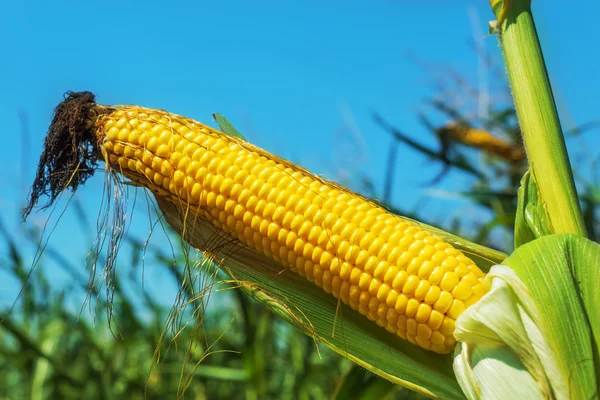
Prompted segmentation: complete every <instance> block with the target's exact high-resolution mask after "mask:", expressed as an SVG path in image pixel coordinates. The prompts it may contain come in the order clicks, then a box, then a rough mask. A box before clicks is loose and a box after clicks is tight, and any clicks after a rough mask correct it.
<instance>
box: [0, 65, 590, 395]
mask: <svg viewBox="0 0 600 400" xmlns="http://www.w3.org/2000/svg"><path fill="white" fill-rule="evenodd" d="M479 57H481V58H482V60H484V62H485V63H486V65H487V67H488V68H489V69H490V71H494V73H495V77H494V79H493V82H494V86H493V87H486V88H484V89H485V90H482V87H481V85H478V86H476V85H474V84H473V82H470V81H469V80H467V79H464V78H463V77H461V76H460V75H459V74H457V73H455V72H453V71H449V70H446V69H443V70H442V71H440V70H437V71H435V73H432V74H431V75H432V76H436V77H435V78H433V80H434V84H435V87H436V94H435V95H434V96H432V97H431V98H429V99H425V100H424V101H423V102H422V105H421V107H420V111H419V112H418V115H417V116H416V117H417V118H419V119H420V120H421V121H422V125H423V130H422V132H420V133H415V132H404V131H403V130H402V128H401V127H398V126H394V125H392V124H390V123H389V122H387V121H388V120H387V118H390V117H393V116H386V115H380V114H378V113H376V112H375V113H373V119H374V121H375V122H376V123H377V125H378V126H379V127H380V128H381V129H380V130H379V131H373V132H370V135H369V136H370V137H371V138H372V139H371V140H384V139H385V138H386V135H387V136H388V137H389V138H391V139H392V141H391V145H390V147H389V152H388V154H385V155H384V156H385V157H387V168H386V170H385V171H381V173H382V174H384V176H385V179H384V185H383V187H377V186H376V185H375V183H374V182H375V181H376V180H375V179H373V177H369V176H356V175H352V176H348V175H344V174H343V173H341V174H340V175H339V176H333V177H330V178H333V179H334V180H338V181H340V183H342V184H345V185H347V186H349V187H351V188H353V189H354V190H357V191H359V192H361V193H363V194H364V195H366V196H368V197H371V198H373V199H374V200H375V201H377V202H379V203H381V204H382V205H384V206H385V207H387V208H389V209H390V210H391V211H392V212H395V213H397V214H400V215H404V216H408V217H411V218H415V219H418V220H420V221H423V222H425V223H428V224H431V225H438V221H436V218H435V216H431V215H428V214H427V212H426V211H425V210H426V208H427V205H426V204H427V199H424V201H423V202H420V205H419V207H420V209H419V210H405V209H403V208H402V206H401V205H399V203H401V202H399V201H397V200H395V199H392V198H391V193H392V192H393V191H392V186H393V184H394V182H395V181H396V179H395V174H396V173H397V172H398V171H399V170H404V171H406V170H409V169H410V171H411V173H413V174H417V173H418V176H419V179H420V181H421V182H420V183H421V184H422V185H423V186H425V187H427V188H431V190H429V192H428V193H429V196H431V197H435V196H445V197H453V198H462V199H464V200H466V201H467V202H468V206H467V207H466V209H467V210H477V213H471V212H462V213H458V214H457V215H455V216H454V218H453V219H452V221H451V222H450V223H445V224H443V226H441V228H443V229H445V230H448V231H451V232H453V233H455V234H458V235H460V236H463V237H466V238H468V239H470V240H473V241H476V242H479V243H482V244H485V245H487V246H490V247H494V248H497V249H500V250H502V251H505V252H510V251H511V248H512V231H513V224H514V218H515V211H516V202H517V189H518V186H519V181H520V179H521V177H522V175H523V173H524V172H525V170H526V168H527V164H526V159H525V154H524V151H523V148H522V146H521V141H520V132H519V128H518V124H517V121H516V116H515V112H514V108H513V106H512V104H511V99H510V92H509V89H508V87H507V85H506V82H505V80H504V78H503V74H504V72H503V71H502V70H501V69H499V68H498V66H497V65H496V64H495V63H494V60H489V59H488V58H487V56H486V55H485V54H479ZM429 72H431V71H429ZM25 122H26V121H25ZM594 127H595V126H594V125H593V124H584V125H582V126H581V127H580V128H577V129H573V130H571V131H570V132H569V133H568V134H567V141H568V144H569V148H570V149H571V157H572V161H574V167H575V171H576V176H577V180H578V188H579V190H580V196H581V201H582V207H583V211H584V215H585V218H586V223H587V226H588V230H589V232H590V237H591V238H592V239H593V240H597V237H596V235H597V232H598V212H597V208H598V205H599V204H600V191H599V188H600V187H599V185H598V177H597V176H596V174H595V171H596V168H595V167H596V163H597V160H595V159H591V158H590V156H589V153H588V152H587V151H586V149H585V146H584V145H582V143H583V142H582V141H581V142H580V141H578V138H580V137H581V135H582V134H584V133H585V132H584V131H586V130H587V129H589V128H594ZM585 134H587V133H585ZM424 135H432V136H433V137H434V138H435V139H436V142H437V143H438V145H437V146H431V141H430V140H429V138H427V139H428V140H419V138H421V139H423V136H424ZM423 143H429V144H427V145H426V144H423ZM359 145H360V144H359V143H353V144H351V145H350V146H348V149H349V151H352V149H353V148H355V147H356V146H359ZM406 152H416V153H418V154H420V155H421V156H422V159H423V163H424V165H423V166H414V165H413V166H407V165H403V162H402V158H403V154H406ZM350 156H351V155H350ZM451 170H456V171H460V173H462V174H465V175H466V176H469V177H470V178H471V181H472V185H471V188H470V190H469V191H461V192H455V193H440V192H439V191H436V190H435V189H434V188H435V187H436V184H437V183H439V182H440V181H442V180H444V179H445V178H446V177H447V173H448V172H449V171H451ZM342 172H343V171H342ZM140 197H143V196H140ZM23 200H25V199H23ZM142 200H143V199H142ZM139 203H143V201H140V202H139ZM138 206H139V207H142V205H141V204H138ZM148 209H149V210H150V211H151V212H152V208H151V207H149V208H148ZM82 210H83V207H82V206H81V204H79V203H78V200H77V197H76V196H75V197H74V198H72V199H71V201H70V203H69V206H68V207H67V209H66V211H65V212H67V213H74V214H75V216H76V218H77V221H78V223H79V228H80V231H79V232H74V234H81V235H84V236H85V235H89V237H90V249H91V253H90V255H88V257H87V259H81V260H72V259H66V258H65V257H64V256H63V255H62V254H61V251H60V249H59V248H56V247H54V246H53V245H52V240H51V239H52V238H51V234H50V233H51V232H50V231H51V228H52V226H51V224H49V225H48V227H47V229H46V231H44V229H45V227H44V226H40V225H36V224H34V223H24V224H22V225H21V230H20V231H18V232H15V231H11V232H9V231H7V229H6V228H5V224H3V222H2V219H1V218H2V216H1V215H0V268H1V269H2V270H4V271H5V272H7V273H9V274H11V275H12V276H13V277H14V278H15V279H16V280H17V281H18V282H19V284H20V285H22V287H23V289H22V291H21V295H20V296H19V298H18V299H15V302H14V304H13V307H12V308H11V309H4V310H1V311H0V313H1V314H0V398H2V399H29V398H31V399H40V400H41V399H80V398H86V399H96V398H98V399H117V398H131V399H137V398H149V399H166V398H177V397H180V398H182V397H185V398H190V399H217V398H222V399H225V398H227V399H241V398H244V399H325V398H337V399H346V398H357V399H358V398H363V399H369V398H387V399H394V398H396V399H410V398H417V396H416V395H414V394H412V393H410V392H409V391H407V390H403V389H401V388H398V387H396V386H393V385H391V384H390V383H388V382H387V381H385V380H382V379H380V378H378V377H376V376H374V375H372V374H369V373H367V372H366V371H364V370H362V369H361V368H358V367H353V366H352V364H351V363H350V362H349V361H347V360H345V359H344V358H342V357H340V356H339V355H337V354H335V353H333V352H331V351H329V350H328V349H327V348H326V347H324V346H323V345H319V344H318V343H315V342H314V341H313V340H312V339H311V338H308V337H306V336H304V335H302V334H301V333H300V332H299V331H297V330H296V329H295V328H292V327H290V326H289V325H287V324H286V323H285V322H283V321H281V320H279V319H278V318H277V317H276V316H274V315H273V314H272V313H271V312H269V311H268V310H266V309H265V308H264V307H262V306H261V305H260V304H258V303H257V302H255V301H254V300H252V299H251V298H249V297H248V296H246V295H245V294H244V293H243V292H242V291H240V290H236V289H235V287H233V286H232V285H229V284H227V283H221V284H219V285H218V286H214V287H213V286H212V283H213V282H216V281H225V280H226V277H225V276H221V275H220V273H219V272H218V271H201V272H198V271H197V270H194V268H193V263H194V260H197V257H198V255H197V254H194V253H190V249H188V248H186V247H185V246H183V245H182V244H181V243H180V242H179V240H178V238H177V237H175V236H174V235H172V234H171V233H170V232H166V233H165V234H164V236H163V237H162V239H160V245H159V244H157V243H156V242H157V241H156V240H154V241H152V242H148V240H147V238H140V237H135V236H134V235H127V236H126V237H125V239H124V244H123V249H122V251H121V253H120V257H119V258H118V260H117V263H116V265H115V271H116V272H115V273H114V274H112V273H108V274H107V275H106V277H108V278H109V279H108V282H105V283H102V282H103V276H102V274H103V273H104V272H100V270H98V271H96V272H95V274H91V276H92V277H91V278H89V277H88V272H87V271H90V270H92V269H93V262H92V261H93V259H94V258H95V257H96V256H97V257H99V259H98V262H97V265H98V266H102V265H103V263H104V261H105V260H104V259H103V258H102V257H103V254H104V253H102V252H99V253H94V251H95V249H96V246H94V245H93V243H92V241H93V240H94V235H93V234H90V233H95V232H96V230H97V228H96V226H95V224H94V223H93V222H91V221H93V220H94V218H95V217H96V216H92V215H85V213H84V212H83V211H82ZM482 210H483V211H484V212H485V213H486V214H487V215H489V218H487V219H485V221H483V222H482V220H481V218H480V217H479V216H480V215H481V211H482ZM60 211H62V210H57V211H56V214H59V213H60ZM13 212H14V210H13ZM155 219H156V217H155ZM156 230H157V231H158V230H161V228H160V229H159V228H157V229H156ZM165 230H167V228H166V227H165ZM48 238H50V240H49V241H47V239H48ZM40 243H42V244H41V245H40ZM36 250H37V253H36V256H35V257H34V258H33V261H34V262H35V264H34V265H35V268H32V261H31V260H32V257H31V254H32V252H35V251H36ZM49 261H52V262H54V263H56V264H57V265H59V266H60V268H62V269H64V270H65V271H66V272H67V273H68V274H69V275H70V276H71V278H72V279H71V280H70V282H69V284H68V285H65V286H64V287H59V288H57V287H54V286H53V285H52V276H48V275H47V273H46V272H45V268H44V264H45V263H47V262H49ZM84 265H86V266H87V270H86V269H84V268H83V266H84ZM145 265H153V266H156V268H164V269H165V270H167V271H169V273H170V275H171V276H172V278H173V281H174V282H175V283H176V285H177V287H179V288H180V290H179V295H178V297H177V301H176V304H175V305H174V306H173V307H172V308H169V307H165V306H164V305H162V304H160V303H159V302H157V301H156V298H157V297H158V295H157V293H156V290H161V289H160V287H161V286H159V289H156V288H149V287H145V286H144V284H143V271H144V267H145ZM190 265H191V266H192V268H186V266H190ZM194 271H195V272H194ZM162 284H164V285H171V284H172V282H163V283H162ZM107 285H108V290H107ZM207 288H208V289H210V290H209V291H207V290H206V289H207ZM209 293H210V302H209ZM73 299H76V300H73ZM365 321H366V320H365Z"/></svg>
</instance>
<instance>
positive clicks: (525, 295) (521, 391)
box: [454, 265, 567, 399]
mask: <svg viewBox="0 0 600 400" xmlns="http://www.w3.org/2000/svg"><path fill="white" fill-rule="evenodd" d="M486 281H487V282H488V283H491V290H490V292H488V293H487V294H486V295H485V296H484V297H483V298H482V299H481V300H479V301H478V302H477V303H476V304H474V305H473V306H472V307H470V308H469V309H468V310H466V311H465V312H464V313H463V314H462V315H461V316H460V317H459V318H458V320H457V321H456V330H455V333H454V336H455V337H456V339H457V340H458V341H459V342H460V345H459V347H458V348H457V351H456V354H457V357H456V360H455V372H456V374H457V378H458V380H459V382H460V384H461V386H462V387H463V390H464V391H465V393H466V394H467V395H468V397H469V398H473V399H476V398H485V399H488V398H490V399H505V398H510V397H511V396H516V395H519V396H523V395H525V398H528V399H529V398H531V399H537V398H551V397H552V394H553V393H555V394H558V395H559V396H558V398H564V397H565V395H566V394H567V391H566V387H567V379H566V377H564V376H563V375H561V374H560V372H559V368H558V366H557V363H556V361H555V360H556V356H555V354H554V352H553V350H552V348H551V347H550V346H549V344H548V342H547V341H546V339H545V338H544V335H543V334H542V333H541V332H540V319H541V317H540V313H539V311H538V309H537V307H536V305H535V302H534V301H533V299H532V297H531V295H530V293H529V291H528V290H527V288H526V287H525V286H524V285H523V283H522V282H521V280H520V279H519V278H518V277H517V275H516V274H515V273H514V271H512V270H511V269H510V268H508V267H506V266H502V265H499V266H494V267H493V268H492V270H491V271H490V273H489V274H488V275H487V277H486ZM492 371H495V373H492ZM506 380H510V381H511V382H512V384H511V385H506V384H505V382H506Z"/></svg>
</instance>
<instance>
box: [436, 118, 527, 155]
mask: <svg viewBox="0 0 600 400" xmlns="http://www.w3.org/2000/svg"><path fill="white" fill-rule="evenodd" d="M437 134H438V135H440V136H442V137H448V138H450V139H452V140H454V141H456V142H459V143H463V144H465V145H467V146H471V147H474V148H477V149H481V150H483V151H486V152H488V153H490V154H494V155H496V156H498V157H501V158H504V159H505V160H507V161H511V162H521V161H523V160H524V159H525V150H524V149H523V147H522V146H520V145H515V144H511V143H508V142H506V141H504V140H502V139H500V138H498V137H496V136H494V135H492V134H491V133H490V132H488V131H485V130H481V129H475V128H472V127H470V126H466V125H463V124H454V123H453V124H448V125H445V126H443V127H441V128H439V129H437Z"/></svg>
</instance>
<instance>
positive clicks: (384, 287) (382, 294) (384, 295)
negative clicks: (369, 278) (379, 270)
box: [369, 280, 390, 302]
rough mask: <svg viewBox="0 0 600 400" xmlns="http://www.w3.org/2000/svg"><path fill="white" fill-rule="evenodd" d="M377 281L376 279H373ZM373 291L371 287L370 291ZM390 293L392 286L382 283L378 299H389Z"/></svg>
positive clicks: (382, 300)
mask: <svg viewBox="0 0 600 400" xmlns="http://www.w3.org/2000/svg"><path fill="white" fill-rule="evenodd" d="M373 282H375V280H373ZM370 292H371V290H370V288H369V293H370ZM389 294H390V287H389V286H388V285H386V284H383V285H380V286H379V289H378V290H377V300H379V301H380V302H384V301H386V300H387V297H388V295H389Z"/></svg>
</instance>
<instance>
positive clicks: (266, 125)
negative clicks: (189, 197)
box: [0, 0, 600, 305]
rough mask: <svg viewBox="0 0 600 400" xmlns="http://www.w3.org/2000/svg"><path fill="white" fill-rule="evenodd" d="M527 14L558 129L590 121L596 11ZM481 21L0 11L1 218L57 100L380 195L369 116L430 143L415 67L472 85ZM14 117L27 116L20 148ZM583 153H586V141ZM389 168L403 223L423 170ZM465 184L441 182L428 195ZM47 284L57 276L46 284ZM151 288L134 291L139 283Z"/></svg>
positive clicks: (224, 6) (335, 7)
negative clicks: (220, 127) (82, 94)
mask: <svg viewBox="0 0 600 400" xmlns="http://www.w3.org/2000/svg"><path fill="white" fill-rule="evenodd" d="M533 3H534V11H535V16H536V17H537V22H538V29H539V33H540V37H541V41H542V44H543V47H544V50H545V54H546V60H547V64H548V69H549V73H550V75H551V79H552V82H553V84H554V86H555V89H556V93H557V101H558V103H559V107H560V109H561V113H562V117H563V122H564V123H565V124H566V125H567V126H573V125H574V124H577V123H583V122H587V121H589V120H592V119H597V117H598V115H599V114H600V112H599V102H598V100H597V99H598V93H600V79H599V78H598V71H600V51H599V50H600V49H599V45H598V40H597V38H598V34H597V20H598V15H600V2H598V1H597V0H581V1H579V2H577V5H570V4H569V3H567V2H564V1H558V0H546V1H544V2H543V4H542V1H541V0H533ZM491 19H493V17H492V13H491V11H490V10H489V6H488V2H487V1H483V0H479V1H475V0H453V1H442V0H439V1H432V0H421V1H414V0H396V1H393V0H373V1H354V0H353V1H337V0H336V1H312V0H305V1H301V2H300V1H298V2H289V1H288V2H281V1H252V2H250V1H219V2H217V1H211V2H208V1H181V2H178V1H170V2H168V1H112V0H107V1H103V2H87V1H53V2H46V1H10V2H5V4H3V7H2V12H1V13H0V38H1V39H0V55H1V56H0V61H1V62H0V121H2V132H1V133H0V135H1V137H2V142H1V143H2V146H0V171H3V172H2V173H1V175H0V188H2V191H0V218H2V220H3V221H4V223H5V224H6V225H7V226H9V227H10V229H14V231H15V232H17V231H18V229H19V215H18V211H19V207H20V206H21V205H22V202H23V199H24V196H25V194H26V191H27V188H26V185H29V184H30V183H31V181H32V179H33V176H34V170H35V163H36V162H37V158H38V157H39V153H40V151H41V146H42V143H43V138H44V136H45V133H46V130H47V127H48V124H49V122H50V118H51V114H52V110H53V108H54V107H55V106H56V104H57V103H58V102H59V101H60V100H61V98H62V94H63V93H64V92H65V91H67V90H90V91H92V92H94V93H96V94H97V96H98V98H97V99H98V101H99V102H101V103H105V104H124V103H134V104H139V105H144V106H149V107H157V108H162V109H166V110H169V111H171V112H175V113H178V114H183V115H186V116H189V117H193V118H195V119H198V120H201V121H205V122H207V123H212V121H211V114H212V113H213V112H217V111H218V112H221V113H223V114H224V115H226V116H227V117H228V118H229V119H230V120H231V122H233V123H234V125H235V126H236V127H237V128H238V129H239V130H240V131H242V132H243V133H245V134H246V135H247V137H248V138H249V140H250V141H252V142H253V143H255V144H257V145H259V146H261V147H264V148H266V149H267V150H269V151H271V152H274V153H276V154H278V155H280V156H283V157H285V158H289V159H292V160H294V161H296V162H299V163H301V164H303V165H304V166H307V167H308V168H310V169H312V170H313V171H315V172H317V173H321V174H325V175H327V176H328V177H331V178H336V177H338V176H339V174H338V167H340V168H341V167H343V168H345V169H346V170H347V171H349V173H351V174H352V173H356V174H359V173H360V174H365V175H368V176H371V177H373V178H376V184H378V185H379V188H380V187H381V182H382V180H381V178H382V175H383V171H384V169H385V157H382V155H384V154H386V149H387V146H389V144H390V138H389V137H388V136H387V135H386V134H385V133H383V132H382V131H381V129H379V128H378V127H377V126H376V125H375V124H374V123H373V122H372V119H371V112H372V111H378V112H379V113H381V114H382V115H384V116H385V117H386V118H388V119H389V120H390V121H392V122H394V123H395V124H396V125H398V126H399V127H400V128H401V129H403V130H404V131H405V132H407V133H408V134H410V135H411V136H412V137H414V138H415V139H418V140H421V141H422V142H424V143H426V144H431V145H433V144H434V143H435V142H434V141H433V139H432V138H431V136H430V135H429V134H428V133H427V132H426V131H425V129H424V128H423V127H422V126H421V125H420V123H419V122H418V120H417V118H416V111H418V110H419V109H420V107H421V106H422V104H423V100H424V99H425V98H427V97H429V96H431V95H433V94H434V93H435V91H434V88H432V85H431V75H430V73H429V72H427V71H425V70H424V69H423V67H422V66H421V65H419V63H417V62H415V61H414V59H415V58H417V59H421V60H424V61H426V62H433V63H436V64H437V65H439V66H444V67H450V68H452V69H454V70H456V71H457V72H459V73H461V74H463V75H464V76H465V77H467V78H469V79H472V80H473V81H474V82H476V81H477V78H478V67H479V65H478V60H477V57H476V56H475V53H474V52H473V50H472V48H471V47H470V45H469V44H468V42H469V41H473V40H480V39H481V40H483V43H484V45H485V47H486V49H487V50H488V51H490V52H491V53H492V54H493V53H495V52H497V40H496V38H495V37H488V38H484V39H482V38H483V37H484V36H485V33H486V29H487V21H488V20H491ZM19 112H25V113H26V114H27V116H28V118H29V119H28V121H29V131H30V144H29V147H28V148H25V149H24V148H23V138H22V135H21V128H20V122H19ZM347 125H349V126H350V128H348V126H347ZM345 126H346V128H344V127H345ZM340 132H342V133H343V135H345V136H344V137H353V138H354V139H353V140H355V141H356V143H359V144H360V146H359V147H360V151H358V150H356V149H353V148H352V147H347V146H343V147H342V149H340V148H339V147H338V146H337V145H336V143H337V141H339V137H340ZM361 140H364V145H363V144H362V142H361ZM590 143H591V144H592V145H593V146H591V148H597V144H598V141H597V140H592V141H591V142H590ZM401 159H402V161H403V162H404V163H405V165H406V167H403V168H401V169H400V170H399V172H398V174H397V177H396V178H397V182H396V186H395V188H396V189H395V192H394V197H393V199H394V202H395V204H397V205H398V206H400V207H403V208H405V209H411V208H413V207H414V206H415V205H416V204H417V203H418V202H419V201H420V199H421V198H422V197H423V196H424V195H427V192H426V191H425V190H426V188H424V187H423V186H422V184H423V183H424V181H426V180H427V179H430V178H432V177H433V176H434V175H435V171H431V173H428V172H423V171H427V170H424V168H426V167H427V164H426V163H425V161H424V160H423V158H421V157H418V156H416V155H415V154H413V153H412V152H409V151H404V152H402V153H401ZM102 185H103V179H102V177H101V176H100V174H98V175H97V176H96V177H95V179H92V180H91V181H90V182H89V184H88V185H87V187H86V188H85V189H84V190H82V191H81V192H79V193H78V194H77V196H78V198H79V199H81V200H82V201H83V202H84V203H85V204H86V205H87V207H88V211H89V212H90V213H92V214H91V215H95V213H97V210H98V204H99V198H100V195H101V190H102ZM467 185H468V179H467V178H466V177H465V176H463V175H461V174H460V173H455V174H452V175H451V176H450V177H449V179H447V180H446V181H445V182H444V183H443V185H442V186H441V188H442V189H445V190H449V191H456V190H460V189H464V188H466V187H467ZM429 204H430V205H429V207H430V208H429V209H428V210H427V214H428V215H429V216H434V217H435V216H440V217H441V216H443V215H444V214H448V213H447V212H446V211H445V210H446V208H447V207H451V208H452V209H454V210H460V208H461V207H463V208H464V207H466V204H465V203H460V202H456V201H450V202H449V201H448V200H439V199H438V200H436V201H432V202H430V203H429ZM463 211H464V210H463ZM140 214H143V213H140ZM34 218H38V219H40V220H43V219H44V218H45V214H43V213H42V214H37V215H36V216H34ZM139 219H140V218H138V220H139ZM141 219H143V218H141ZM137 229H138V230H139V231H140V232H141V231H143V229H144V228H143V227H138V228H137ZM81 243H84V239H83V236H82V235H81V234H80V233H79V232H78V231H77V229H76V227H75V226H73V220H72V218H70V217H66V218H65V220H64V221H63V222H62V223H61V224H60V225H59V227H58V229H57V230H56V233H55V235H54V236H53V237H52V238H51V244H53V245H55V246H64V249H65V255H66V256H67V257H69V258H71V259H73V260H81V259H82V257H83V256H85V254H86V251H87V248H85V246H83V248H82V245H81ZM3 252H4V249H3V248H2V247H0V255H2V256H4V254H5V253H3ZM60 277H61V272H60V271H57V272H56V279H57V281H58V282H60V279H61V278H60ZM159 278H160V277H156V276H154V277H153V276H152V274H151V273H150V274H149V275H147V277H146V279H147V280H149V281H150V283H149V285H152V284H153V283H152V282H153V279H154V281H156V280H157V279H159ZM63 279H66V278H65V277H64V276H63ZM15 290H16V289H15V287H14V282H12V281H9V280H6V279H5V278H3V275H0V305H3V304H4V305H5V304H7V301H10V300H11V299H14V294H15V293H16V292H15Z"/></svg>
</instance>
